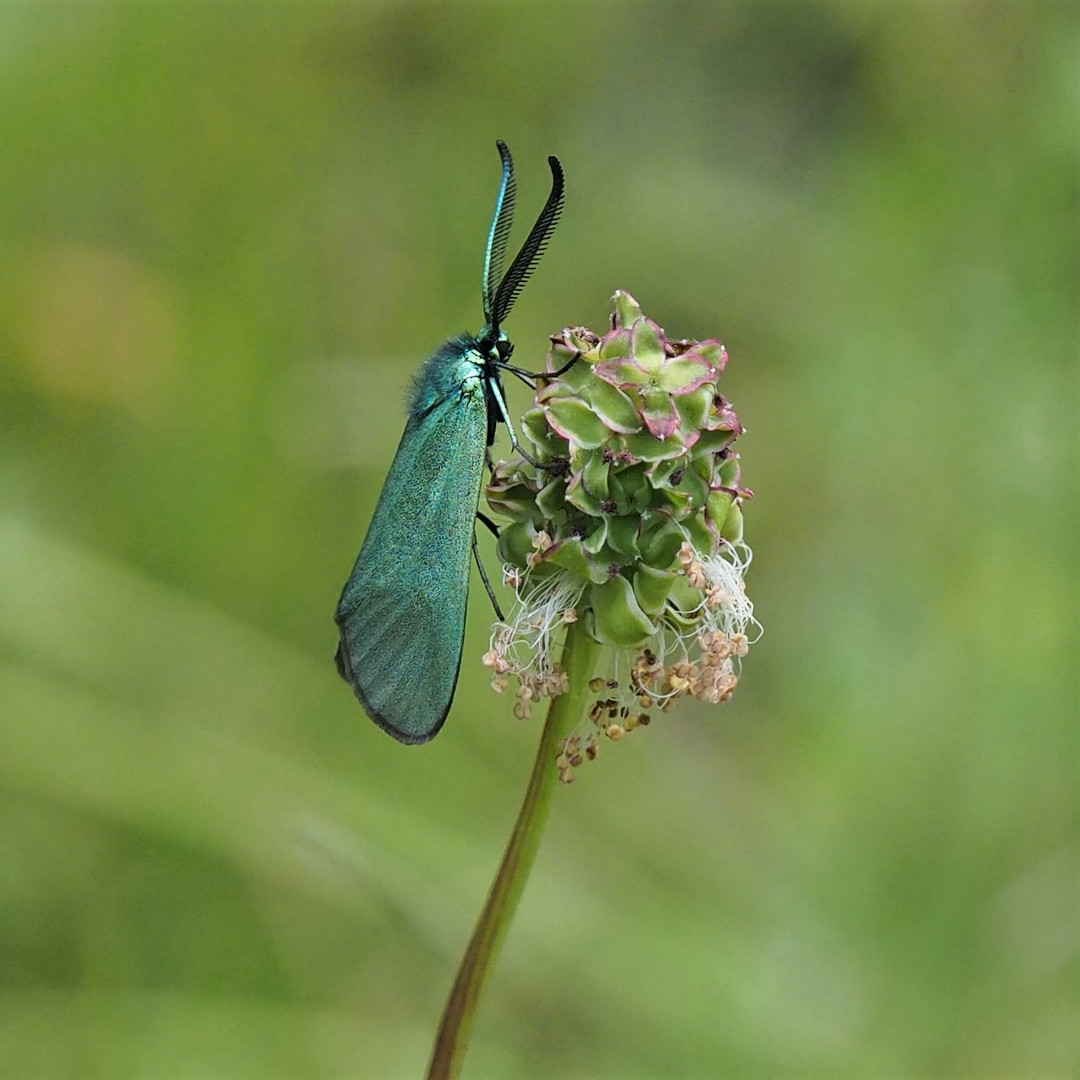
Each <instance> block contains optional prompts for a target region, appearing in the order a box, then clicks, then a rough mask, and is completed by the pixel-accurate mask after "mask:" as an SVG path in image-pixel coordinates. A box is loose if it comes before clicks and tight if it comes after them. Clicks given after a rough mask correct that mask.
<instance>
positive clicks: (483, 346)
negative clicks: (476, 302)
mask: <svg viewBox="0 0 1080 1080" xmlns="http://www.w3.org/2000/svg"><path fill="white" fill-rule="evenodd" d="M477 344H478V345H479V346H480V352H481V353H482V354H483V355H484V357H485V359H487V360H490V361H491V362H492V363H495V364H505V363H506V362H507V361H508V360H509V359H510V357H511V356H513V355H514V343H513V342H512V341H511V340H510V339H509V338H508V337H507V336H506V333H505V331H503V330H499V329H498V328H496V327H493V326H492V325H491V324H490V323H488V325H487V326H485V327H484V329H483V330H481V331H480V337H479V338H478V339H477Z"/></svg>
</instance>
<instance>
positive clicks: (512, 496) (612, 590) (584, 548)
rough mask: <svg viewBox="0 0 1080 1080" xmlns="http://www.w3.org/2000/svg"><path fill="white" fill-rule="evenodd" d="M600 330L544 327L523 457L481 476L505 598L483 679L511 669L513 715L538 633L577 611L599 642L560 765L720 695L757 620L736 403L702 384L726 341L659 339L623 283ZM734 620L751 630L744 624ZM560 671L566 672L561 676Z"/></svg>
mask: <svg viewBox="0 0 1080 1080" xmlns="http://www.w3.org/2000/svg"><path fill="white" fill-rule="evenodd" d="M614 305H615V311H614V314H613V316H612V323H611V329H610V330H609V332H608V333H607V334H605V335H604V336H603V337H601V336H599V335H597V334H595V333H593V332H592V331H590V330H586V329H583V328H576V329H567V330H564V331H563V332H562V333H561V334H558V335H556V336H554V337H553V338H552V339H551V342H552V345H551V350H550V352H549V354H548V361H547V364H548V366H547V370H548V371H551V372H555V371H558V370H559V369H560V368H561V367H563V366H564V365H565V364H566V363H567V361H568V360H570V359H571V358H572V357H573V356H574V355H575V354H578V355H579V359H578V361H577V362H576V363H575V364H573V365H572V366H571V367H570V368H569V369H568V370H567V371H565V372H564V373H563V374H561V375H559V376H557V377H552V378H551V379H550V380H547V381H546V382H545V383H544V385H543V386H542V388H541V389H540V390H539V391H538V393H537V396H536V403H535V405H534V407H533V408H532V409H531V410H530V411H529V412H527V413H526V414H525V416H524V417H523V420H522V427H523V429H524V432H525V435H526V437H527V438H528V439H529V441H530V442H531V444H532V447H533V453H532V455H531V456H535V460H536V462H537V463H538V465H537V464H533V463H530V462H528V461H525V460H524V459H522V458H518V459H516V460H513V461H509V462H501V463H499V464H498V465H497V466H496V468H495V469H494V472H493V474H492V477H491V481H490V483H489V484H488V486H487V490H486V496H487V501H488V504H489V505H490V507H491V508H492V510H493V511H494V512H495V513H497V514H499V515H502V516H503V517H506V518H508V519H509V523H508V524H507V525H505V526H504V527H503V528H502V531H501V534H500V538H499V554H500V556H501V558H502V559H503V562H504V563H505V565H506V578H507V580H508V581H509V582H511V583H512V584H513V586H514V587H515V590H516V595H517V599H516V602H515V604H514V608H513V610H512V611H511V613H510V616H509V617H508V619H507V621H506V622H505V623H498V624H496V626H495V628H494V632H493V634H492V642H491V650H490V651H489V653H488V654H487V655H486V656H485V658H484V660H485V663H487V664H488V665H489V666H490V667H492V668H493V672H494V675H493V681H494V683H495V685H496V689H505V688H507V687H508V686H509V677H510V676H514V677H516V678H517V680H518V691H517V693H518V699H519V700H518V705H517V706H516V708H515V712H516V713H517V715H519V716H522V717H524V716H527V715H528V713H529V706H530V703H531V702H532V701H534V700H536V698H538V697H541V696H555V695H556V694H557V693H558V692H559V688H560V686H561V682H560V678H559V676H560V671H559V669H558V666H557V665H556V664H555V662H554V660H553V659H552V636H553V634H554V633H555V632H556V630H557V629H558V628H559V627H560V626H561V625H564V624H565V623H566V622H568V621H571V620H577V619H583V620H584V622H585V625H586V627H587V630H588V632H589V633H590V634H591V635H592V636H593V637H594V638H595V639H596V640H597V641H599V642H601V643H602V644H605V645H610V646H613V647H614V654H613V658H612V665H611V666H612V671H611V674H610V677H608V678H601V679H599V680H594V683H598V685H596V686H595V687H594V689H595V693H596V699H595V703H594V705H593V707H592V710H591V713H590V728H589V729H588V730H587V731H585V732H577V733H575V734H574V735H572V736H570V737H569V738H568V739H567V740H566V744H565V745H564V747H563V753H562V755H561V757H560V761H559V768H560V771H561V773H562V774H563V778H564V779H571V778H572V777H573V769H574V768H575V767H576V766H577V765H578V764H580V763H581V762H582V761H584V760H587V759H589V758H592V757H595V756H596V754H597V753H598V747H599V743H600V741H601V739H602V738H605V737H606V738H607V739H610V740H617V739H620V738H622V736H623V735H625V734H626V733H627V732H628V731H632V730H634V728H636V727H640V726H644V725H647V724H648V723H649V720H650V717H651V712H650V710H652V711H655V710H665V711H666V710H668V709H670V708H671V707H672V706H673V705H674V703H675V701H676V700H677V699H678V698H679V697H682V696H685V695H688V696H690V697H694V698H697V699H699V700H701V701H707V702H711V703H719V702H721V701H726V700H728V699H729V698H730V697H731V695H732V693H733V692H734V689H735V685H736V683H737V681H738V670H739V664H740V661H741V657H742V656H744V655H745V654H746V651H747V648H748V646H749V645H750V644H751V642H752V641H753V640H756V637H757V635H758V634H759V633H760V626H759V625H758V623H757V621H756V620H755V619H754V615H753V605H752V603H751V602H750V600H749V599H748V598H747V596H746V591H745V588H744V585H743V574H744V572H745V570H746V568H747V567H748V566H749V564H750V558H751V555H750V550H749V548H748V547H746V545H745V544H744V543H743V542H742V510H741V506H742V502H743V500H744V499H746V498H749V497H751V495H752V493H751V492H750V491H748V490H747V489H746V488H744V487H742V486H741V481H740V473H739V457H738V454H737V453H735V451H734V450H733V448H732V444H733V443H734V441H735V439H736V438H737V437H738V436H739V435H740V434H741V433H742V430H743V429H742V425H741V424H740V423H739V418H738V416H736V414H735V412H734V410H733V409H732V408H731V406H730V404H729V403H728V402H727V400H726V399H725V398H724V397H723V396H722V395H721V394H720V393H719V390H718V386H717V384H718V381H719V378H720V375H721V373H722V372H723V370H724V367H725V366H726V364H727V351H726V350H725V348H724V346H723V345H722V344H721V343H720V342H719V341H715V340H709V341H669V340H668V339H667V337H666V336H665V334H664V331H663V330H662V329H661V328H660V327H659V326H658V325H657V324H656V323H655V322H653V321H652V320H650V319H648V318H646V317H645V316H644V315H643V314H642V313H641V308H640V307H639V306H638V304H637V302H636V301H635V300H634V298H633V297H632V296H630V294H629V293H626V292H622V291H620V292H617V293H616V294H615V297H614ZM748 630H749V631H750V634H749V635H748V633H747V632H748ZM562 678H563V679H565V675H563V676H562Z"/></svg>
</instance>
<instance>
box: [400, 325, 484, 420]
mask: <svg viewBox="0 0 1080 1080" xmlns="http://www.w3.org/2000/svg"><path fill="white" fill-rule="evenodd" d="M489 363H490V361H489V360H488V358H487V357H486V355H485V351H484V348H483V346H482V345H481V343H480V342H479V341H478V340H477V339H476V338H474V337H473V336H472V334H462V335H461V336H460V337H456V338H451V339H450V340H449V341H447V342H444V343H443V344H442V345H440V346H439V348H438V349H436V350H435V352H434V353H432V354H431V356H429V357H428V358H427V360H426V361H425V362H424V366H423V367H422V368H421V369H420V371H419V372H418V373H417V375H416V378H415V379H414V380H413V387H412V397H411V399H410V402H409V408H410V412H411V413H412V414H413V415H414V416H423V415H424V414H425V413H427V412H429V411H430V410H431V409H433V408H434V407H435V406H436V405H438V404H439V403H440V402H442V401H445V400H447V399H448V398H459V397H462V396H465V397H473V396H475V395H479V396H480V397H483V394H484V372H485V371H486V369H487V367H488V364H489Z"/></svg>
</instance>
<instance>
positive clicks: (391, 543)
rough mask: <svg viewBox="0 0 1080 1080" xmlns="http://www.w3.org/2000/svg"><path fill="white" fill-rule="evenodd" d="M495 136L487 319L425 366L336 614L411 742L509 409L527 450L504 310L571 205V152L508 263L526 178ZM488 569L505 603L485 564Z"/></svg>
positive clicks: (447, 631)
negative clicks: (508, 380)
mask: <svg viewBox="0 0 1080 1080" xmlns="http://www.w3.org/2000/svg"><path fill="white" fill-rule="evenodd" d="M497 145H498V148H499V155H500V157H501V159H502V181H501V183H500V185H499V194H498V198H497V199H496V201H495V215H494V217H493V218H492V222H491V229H490V230H489V232H488V239H487V248H486V252H485V255H484V277H483V298H484V328H483V329H482V330H481V331H480V333H479V335H478V336H476V337H473V336H472V335H471V334H462V335H461V336H460V337H456V338H451V339H450V340H449V341H447V342H445V343H444V344H443V345H441V346H440V347H439V348H438V349H436V350H435V352H434V353H433V354H432V355H431V356H430V357H428V359H427V360H426V361H425V362H424V364H423V366H422V367H421V369H420V372H419V374H418V375H417V376H416V378H415V380H414V382H413V388H412V396H411V399H410V404H409V418H408V422H407V423H406V425H405V433H404V434H403V435H402V436H401V443H400V444H399V446H398V449H397V453H396V454H395V455H394V462H393V464H392V465H391V466H390V473H389V475H388V476H387V478H386V483H385V484H384V485H383V489H382V494H381V495H380V496H379V502H378V505H377V506H376V508H375V515H374V517H373V518H372V520H371V526H370V527H369V529H368V533H367V537H366V538H365V540H364V545H363V547H362V548H361V549H360V554H359V556H358V557H357V559H356V564H355V566H353V570H352V573H351V574H350V575H349V580H348V581H347V582H346V583H345V588H344V590H343V591H342V594H341V599H340V601H339V602H338V606H337V612H336V613H335V616H334V620H335V622H336V623H337V625H338V630H339V632H340V641H339V643H338V648H337V653H336V655H335V657H334V659H335V661H336V663H337V669H338V671H339V672H340V674H341V677H342V678H343V679H345V681H346V682H347V683H349V685H350V686H351V687H352V688H353V691H354V693H355V694H356V696H357V698H358V699H359V701H360V704H361V705H363V707H364V710H365V712H367V714H368V716H370V717H371V719H372V720H374V721H375V723H376V724H378V725H379V727H381V728H382V729H383V730H384V731H386V732H388V733H389V734H390V735H392V736H393V737H394V738H395V739H397V740H398V741H399V742H403V743H424V742H427V741H428V740H429V739H432V738H434V736H435V735H436V734H437V733H438V731H439V729H440V728H441V727H442V725H443V722H444V721H445V720H446V714H447V713H448V712H449V711H450V703H451V701H452V700H453V697H454V688H455V686H456V685H457V679H458V671H459V670H460V668H461V650H462V643H463V641H464V636H465V610H466V606H467V603H468V598H469V559H470V550H471V552H472V553H473V554H474V555H475V552H476V534H475V523H476V520H477V518H478V517H479V518H480V519H481V520H483V521H484V522H485V524H487V525H489V526H490V527H492V528H494V526H491V523H490V522H488V521H487V519H486V518H483V516H482V515H479V514H478V513H477V509H476V506H477V501H478V499H479V495H480V484H481V481H482V479H483V470H484V463H485V460H487V457H488V447H489V446H491V444H492V442H493V441H494V438H495V429H496V425H497V424H498V423H499V422H500V421H502V422H503V423H505V424H506V426H507V430H508V431H509V434H510V440H511V442H512V443H513V444H514V446H515V447H516V448H517V449H518V451H519V452H522V451H521V447H520V446H519V444H518V441H517V436H516V435H515V433H514V429H513V425H512V424H511V422H510V417H509V415H508V413H507V409H506V397H505V394H504V392H503V385H502V379H501V377H500V372H501V371H510V372H512V373H513V374H515V375H518V376H521V377H522V378H525V379H528V378H530V377H535V373H531V372H527V371H521V370H520V369H518V368H515V367H514V366H513V365H512V364H510V362H509V360H510V356H511V354H512V353H513V348H514V347H513V345H512V344H511V343H510V341H509V339H508V338H507V336H506V334H505V333H504V332H503V330H502V323H503V320H504V319H505V318H506V316H507V315H508V314H509V313H510V309H511V308H512V307H513V306H514V301H515V300H517V298H518V295H519V293H520V292H521V290H522V288H523V287H524V285H525V282H526V281H527V280H528V279H529V276H530V275H531V274H532V272H533V270H534V269H535V267H536V264H537V262H538V261H539V260H540V256H541V255H542V254H543V253H544V249H545V247H546V246H547V242H548V240H549V239H550V237H551V234H552V232H553V230H554V228H555V225H556V223H557V222H558V220H559V214H560V213H561V212H562V207H563V171H562V166H561V165H560V164H559V161H558V159H557V158H554V157H549V158H548V165H549V166H550V167H551V175H552V186H551V194H550V195H548V199H547V202H546V203H545V204H544V208H543V210H541V211H540V216H539V217H538V218H537V219H536V224H534V225H533V227H532V231H531V232H530V233H529V235H528V238H527V239H526V240H525V243H524V244H523V245H522V248H521V250H520V251H519V252H518V253H517V255H516V257H515V258H514V261H513V262H512V263H511V264H510V269H509V270H507V271H506V274H505V276H503V274H502V269H503V265H504V262H505V258H506V242H507V239H508V237H509V234H510V225H511V222H512V220H513V216H514V196H515V183H514V163H513V159H512V158H511V157H510V151H509V150H508V149H507V146H506V144H505V143H504V142H502V141H501V140H500V141H499V142H498V143H497ZM574 359H576V357H575V358H574ZM571 363H573V360H571ZM567 366H569V365H567ZM553 374H558V372H556V373H553ZM526 456H527V455H526ZM477 563H478V565H479V559H477ZM480 572H481V575H482V576H483V578H484V584H485V585H486V586H487V588H488V592H489V595H491V597H492V602H493V603H495V598H494V594H492V593H491V587H490V585H489V584H488V582H487V578H486V576H484V574H483V567H482V566H481V567H480ZM495 608H496V611H498V605H497V604H495Z"/></svg>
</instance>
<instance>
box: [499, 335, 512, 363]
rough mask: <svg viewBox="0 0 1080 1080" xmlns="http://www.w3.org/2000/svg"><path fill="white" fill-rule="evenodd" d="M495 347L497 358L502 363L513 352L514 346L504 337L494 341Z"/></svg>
mask: <svg viewBox="0 0 1080 1080" xmlns="http://www.w3.org/2000/svg"><path fill="white" fill-rule="evenodd" d="M495 348H496V349H497V350H498V353H499V359H500V360H501V361H503V363H506V361H507V360H509V359H510V357H511V356H513V354H514V346H513V345H511V344H510V342H509V341H507V340H506V338H503V339H502V341H497V342H496V343H495Z"/></svg>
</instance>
